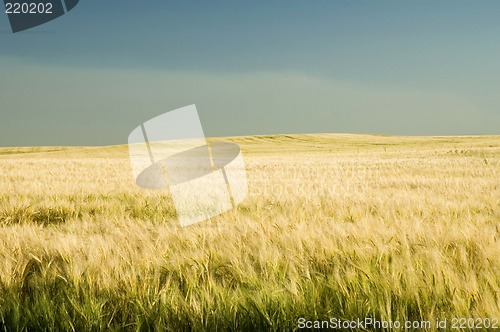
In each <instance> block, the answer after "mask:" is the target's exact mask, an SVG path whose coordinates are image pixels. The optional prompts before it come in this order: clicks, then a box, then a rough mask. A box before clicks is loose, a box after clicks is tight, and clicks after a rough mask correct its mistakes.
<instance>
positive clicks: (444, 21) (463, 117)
mask: <svg viewBox="0 0 500 332" xmlns="http://www.w3.org/2000/svg"><path fill="white" fill-rule="evenodd" d="M499 15H500V2H499V1H474V2H473V1H464V0H441V1H425V0H422V1H413V2H410V1H347V0H345V1H331V0H328V1H323V0H315V1H303V0H274V1H268V0H267V1H265V0H252V1H241V0H227V1H219V0H211V1H201V0H198V1H191V0H183V1H180V0H179V1H165V0H161V1H160V0H149V1H148V0H146V1H130V0H107V1H89V0H81V1H80V3H79V4H78V5H77V6H76V7H75V8H74V9H73V10H72V11H70V12H69V13H67V14H66V15H64V16H62V17H60V18H58V19H56V20H54V21H51V22H49V23H47V24H44V25H42V26H39V27H36V28H33V29H31V30H28V31H24V32H19V33H15V34H13V33H12V32H11V30H10V26H9V23H8V19H7V16H6V15H5V14H3V13H0V146H34V145H113V144H126V143H127V138H128V135H129V134H130V133H131V132H132V130H133V129H134V128H136V127H137V126H138V125H140V124H141V123H143V122H145V121H147V120H149V119H151V118H153V117H155V116H158V115H160V114H162V113H165V112H168V111H171V110H174V109H177V108H180V107H183V106H187V105H191V104H196V106H197V109H198V112H199V115H200V119H201V122H202V125H203V129H204V131H205V135H206V136H240V135H256V134H279V133H287V134H293V133H373V134H391V135H478V134H500V130H499V128H500V93H499V91H500V83H499V82H500V19H499Z"/></svg>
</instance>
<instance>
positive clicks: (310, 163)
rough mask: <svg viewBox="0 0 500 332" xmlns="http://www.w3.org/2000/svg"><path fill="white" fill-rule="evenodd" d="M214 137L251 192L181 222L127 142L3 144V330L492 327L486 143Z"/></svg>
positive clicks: (493, 258)
mask: <svg viewBox="0 0 500 332" xmlns="http://www.w3.org/2000/svg"><path fill="white" fill-rule="evenodd" d="M213 140H214V141H216V140H220V139H213ZM224 140H226V141H230V142H234V143H237V144H239V145H240V146H241V148H242V151H243V156H244V158H245V162H246V167H247V175H248V181H249V196H248V197H247V199H246V200H245V201H244V202H243V203H242V204H240V205H239V206H238V208H237V209H235V210H233V211H230V212H227V213H225V214H223V215H221V216H219V217H216V218H213V219H211V220H209V221H206V222H203V223H200V224H197V225H194V226H191V227H186V228H180V227H179V226H178V224H177V221H176V215H175V209H174V208H173V205H172V202H171V201H170V198H169V196H168V193H166V192H161V191H145V190H142V189H140V188H138V187H137V186H136V185H135V183H134V179H133V178H132V175H131V170H130V166H129V161H128V155H127V153H128V151H127V147H126V146H116V147H99V148H96V147H87V148H85V147H47V148H0V294H1V295H0V328H1V329H2V330H6V331H10V330H24V329H26V330H40V329H46V330H61V331H65V330H74V331H83V330H99V329H102V330H123V329H124V330H150V329H158V330H168V331H184V330H196V331H215V330H220V331H225V330H247V331H258V330H274V331H281V330H293V329H297V328H298V327H299V323H298V322H299V319H300V318H305V319H307V320H325V319H326V320H329V319H331V318H337V319H342V320H356V319H358V318H359V319H364V318H365V317H373V318H375V319H377V320H380V321H383V320H384V321H392V322H395V321H399V322H402V323H403V322H405V321H412V322H417V323H420V324H421V326H423V327H424V329H425V330H435V322H436V319H441V320H444V319H447V324H448V325H447V329H448V330H450V329H451V327H452V319H453V318H460V317H463V318H479V319H485V318H488V319H490V320H491V322H494V320H495V319H496V320H497V322H498V323H497V326H498V329H500V305H499V304H500V136H470V137H391V136H374V135H327V134H324V135H319V134H318V135H277V136H254V137H235V138H227V139H224ZM426 321H430V322H431V323H430V327H429V326H427V325H425V324H426V323H425V322H426ZM477 323H479V321H477V322H476V324H477ZM415 324H416V323H415ZM481 324H485V321H481ZM459 326H460V324H459ZM467 329H469V328H467V327H466V328H465V330H467ZM366 330H382V329H377V328H375V327H373V326H368V327H366ZM391 330H393V329H391ZM395 330H398V329H395ZM399 330H415V329H405V328H401V329H399Z"/></svg>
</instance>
